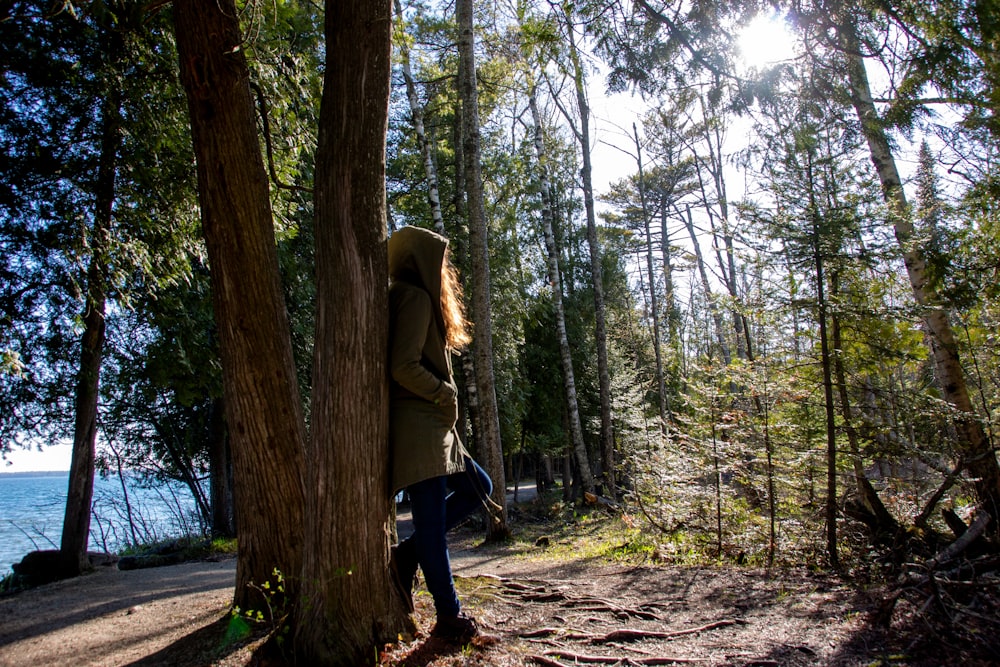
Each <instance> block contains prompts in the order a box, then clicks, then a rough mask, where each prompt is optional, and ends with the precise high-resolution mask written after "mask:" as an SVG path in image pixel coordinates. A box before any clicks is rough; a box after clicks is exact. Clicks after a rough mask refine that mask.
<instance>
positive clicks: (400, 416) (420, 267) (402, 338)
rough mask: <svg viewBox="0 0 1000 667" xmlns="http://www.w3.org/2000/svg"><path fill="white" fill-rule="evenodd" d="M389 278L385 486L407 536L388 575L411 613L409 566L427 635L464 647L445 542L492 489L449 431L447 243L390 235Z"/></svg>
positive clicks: (412, 234)
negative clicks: (406, 517) (403, 501)
mask: <svg viewBox="0 0 1000 667" xmlns="http://www.w3.org/2000/svg"><path fill="white" fill-rule="evenodd" d="M389 277H390V278H391V280H392V284H391V286H390V287H389V368H390V371H391V373H392V383H391V388H390V408H389V412H390V428H389V434H390V435H389V437H390V442H391V453H392V481H393V490H394V492H398V491H399V490H400V489H403V488H405V489H406V491H407V493H408V494H409V496H410V501H411V507H412V512H413V528H414V532H413V534H412V535H411V536H410V537H408V538H407V539H405V540H403V541H402V542H400V543H399V545H397V547H396V548H395V550H394V552H393V563H392V566H393V568H394V572H395V574H396V576H397V577H398V581H397V584H398V585H399V586H400V588H401V592H402V593H403V596H404V598H405V599H407V600H408V601H409V603H410V606H411V609H412V604H413V603H412V597H411V595H412V587H413V581H414V577H415V576H416V572H417V566H418V564H419V566H420V569H421V570H422V571H423V573H424V580H425V582H426V584H427V590H428V591H429V592H430V594H431V596H432V597H433V598H434V608H435V611H436V614H437V622H436V623H435V625H434V629H433V630H432V631H431V635H432V636H435V637H441V638H444V639H449V640H456V641H464V640H467V639H469V638H471V637H473V636H474V635H476V634H477V633H478V628H477V626H476V622H475V620H473V619H472V618H471V617H470V616H468V615H467V614H463V613H462V611H461V605H460V603H459V601H458V596H457V595H456V593H455V584H454V581H453V579H452V575H451V562H450V560H449V557H448V543H447V540H446V537H445V534H446V533H447V532H448V530H450V529H451V528H452V527H454V526H455V525H457V524H458V523H459V522H460V521H461V520H462V519H464V518H465V517H466V516H468V514H469V513H470V512H472V510H474V509H476V508H477V507H479V506H480V505H481V504H482V503H485V502H486V499H487V498H489V495H490V492H491V491H492V488H493V483H492V481H491V480H490V478H489V476H488V475H487V474H486V473H485V472H484V471H483V469H482V468H480V467H479V465H477V464H476V462H475V461H473V460H472V458H471V457H470V456H469V453H468V452H467V451H466V449H465V447H464V446H463V445H462V441H461V440H460V439H459V437H458V433H457V432H456V430H455V423H456V422H457V420H458V389H457V387H456V385H455V380H454V378H453V377H452V371H451V352H452V351H453V350H457V349H458V348H461V347H463V346H465V345H466V344H468V342H469V341H470V336H469V333H468V331H467V322H466V320H465V316H464V313H463V310H462V300H461V285H460V283H459V282H458V279H457V274H456V271H455V269H454V267H453V266H452V264H451V262H450V261H449V260H448V240H447V239H445V238H444V237H442V236H440V235H438V234H435V233H434V232H431V231H428V230H426V229H421V228H419V227H404V228H403V229H400V230H399V231H397V232H395V233H394V234H393V235H392V236H391V237H390V239H389ZM449 491H450V493H449Z"/></svg>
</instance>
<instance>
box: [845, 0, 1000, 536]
mask: <svg viewBox="0 0 1000 667" xmlns="http://www.w3.org/2000/svg"><path fill="white" fill-rule="evenodd" d="M841 11H842V12H843V15H842V16H841V20H840V27H839V30H840V33H841V35H840V36H841V39H842V40H843V47H844V48H843V57H844V58H845V59H846V62H847V77H848V83H849V85H850V93H851V102H852V104H853V106H854V110H855V112H856V113H857V115H858V120H859V121H860V122H861V131H862V133H863V134H864V137H865V140H866V141H867V143H868V149H869V151H870V153H871V159H872V164H874V166H875V171H876V173H877V174H878V177H879V181H880V182H881V185H882V194H883V197H884V198H885V202H886V204H887V205H888V208H889V215H890V216H891V219H892V224H893V231H894V233H895V236H896V241H897V242H898V243H899V246H900V248H901V249H902V252H903V263H904V265H905V266H906V274H907V276H908V277H909V280H910V286H911V287H912V289H913V297H914V299H915V300H916V302H917V304H918V305H919V306H920V307H921V310H922V312H923V321H924V330H925V332H926V335H927V338H928V340H929V342H930V348H931V356H932V358H933V360H934V369H935V372H936V375H937V380H938V384H939V385H940V387H941V391H942V393H943V395H944V398H945V400H946V401H947V402H948V403H949V404H951V405H952V406H953V407H954V408H955V416H954V419H955V428H956V431H957V433H958V441H959V442H958V445H959V448H960V451H961V456H962V458H963V463H964V465H965V467H966V469H967V470H968V471H969V475H970V477H971V478H972V479H973V484H974V486H975V489H976V495H977V498H978V500H979V503H980V504H981V505H982V509H983V510H984V511H985V512H987V513H989V515H990V516H991V517H993V522H992V524H991V526H990V529H989V530H990V531H991V532H992V533H993V534H994V535H1000V466H998V464H997V457H996V453H995V452H994V451H993V446H992V444H991V443H990V441H989V438H988V437H987V435H986V431H985V430H984V429H983V425H982V422H981V421H980V420H979V417H978V415H977V414H976V411H975V409H974V408H973V406H972V399H971V397H970V395H969V389H968V385H967V384H966V379H965V372H964V370H963V369H962V364H961V360H960V358H959V352H958V342H957V340H956V339H955V334H954V332H953V330H952V328H951V322H950V321H949V318H948V313H947V311H946V310H945V309H944V307H943V306H942V305H941V302H940V299H939V298H938V295H937V293H936V290H935V288H934V286H933V285H932V284H931V283H930V282H929V280H928V275H927V263H926V261H925V259H924V257H923V254H922V252H921V248H920V247H919V245H918V242H917V239H915V238H914V226H913V220H912V212H911V210H910V207H909V205H908V204H907V201H906V193H905V192H904V191H903V186H902V181H901V180H900V177H899V171H898V170H897V168H896V161H895V159H894V157H893V154H892V149H891V147H890V144H889V140H888V137H887V136H886V133H885V130H884V128H883V126H882V122H881V119H880V118H879V115H878V111H877V110H876V108H875V102H874V101H873V99H872V95H871V87H870V85H869V82H868V73H867V72H866V71H865V64H864V60H863V58H862V55H861V54H862V51H861V48H862V47H861V40H860V37H859V36H858V28H857V24H856V23H855V20H854V18H853V16H852V15H851V14H850V10H848V9H842V10H841Z"/></svg>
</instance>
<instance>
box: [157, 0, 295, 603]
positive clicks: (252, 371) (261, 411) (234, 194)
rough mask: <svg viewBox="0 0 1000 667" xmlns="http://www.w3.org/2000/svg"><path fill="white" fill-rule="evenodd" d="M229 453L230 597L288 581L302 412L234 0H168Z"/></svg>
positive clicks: (254, 599) (291, 581)
mask: <svg viewBox="0 0 1000 667" xmlns="http://www.w3.org/2000/svg"><path fill="white" fill-rule="evenodd" d="M174 26H175V33H176V38H177V50H178V56H179V59H180V73H181V82H182V84H183V85H184V90H185V92H186V94H187V99H188V108H189V112H190V116H191V132H192V139H193V141H194V151H195V157H196V162H197V172H198V197H199V203H200V205H201V215H202V226H203V231H204V235H205V245H206V247H207V250H208V257H209V262H210V266H211V279H212V299H213V304H214V310H215V319H216V323H217V325H218V329H219V343H220V350H221V356H222V371H223V387H224V394H225V405H226V423H227V424H228V426H229V433H230V436H231V447H232V455H233V473H234V497H235V501H236V517H237V522H238V540H239V545H238V549H239V556H238V560H237V567H236V591H235V596H234V602H235V604H237V605H239V606H241V607H245V608H254V607H255V606H257V607H259V606H260V604H261V600H260V599H259V596H258V595H257V594H256V592H255V591H254V590H253V589H251V588H250V584H251V583H254V584H257V585H260V584H263V583H264V582H265V581H268V580H269V579H270V578H271V577H272V571H273V570H274V569H275V568H278V569H279V570H280V571H281V572H282V574H283V575H284V576H285V581H286V587H287V588H288V589H289V590H288V591H287V593H288V594H290V595H293V596H294V593H295V586H296V584H297V575H298V574H299V571H300V567H301V563H302V525H303V519H302V517H303V500H302V493H303V489H302V477H301V475H302V466H303V447H304V442H305V423H304V419H303V414H302V405H301V401H300V399H299V389H298V383H297V381H296V372H295V363H294V360H293V358H292V345H291V337H290V330H289V323H288V316H287V313H286V310H285V303H284V296H283V294H282V290H281V285H280V277H279V276H280V273H279V270H278V256H277V250H276V247H275V240H274V229H273V221H272V215H271V204H270V197H269V192H268V181H267V174H266V172H265V170H264V163H263V159H262V156H261V151H260V143H259V138H258V136H257V131H256V127H257V126H256V118H255V115H254V105H253V98H252V97H251V91H250V86H249V71H248V69H247V64H246V60H245V57H244V55H243V50H242V48H241V45H242V44H243V39H242V36H241V34H240V29H239V12H238V11H237V9H236V6H235V4H234V3H233V2H232V0H219V1H218V2H208V3H205V2H198V1H197V0H177V2H175V3H174Z"/></svg>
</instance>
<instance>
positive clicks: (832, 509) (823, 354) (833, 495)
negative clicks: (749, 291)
mask: <svg viewBox="0 0 1000 667" xmlns="http://www.w3.org/2000/svg"><path fill="white" fill-rule="evenodd" d="M808 178H809V184H808V186H809V198H810V200H811V201H810V208H811V209H812V211H813V229H812V234H813V262H814V264H813V266H814V268H815V271H816V302H817V308H818V314H817V319H818V320H819V345H820V365H821V367H822V371H823V405H824V408H825V412H826V551H827V555H828V556H829V558H830V566H831V567H833V568H834V569H836V568H839V567H840V557H839V555H838V552H837V427H836V408H835V406H834V404H833V375H832V370H831V366H832V363H831V361H830V341H829V338H828V333H827V324H826V321H827V316H826V309H827V303H826V289H825V281H826V277H825V275H824V271H823V252H822V249H821V246H820V236H819V225H820V223H819V220H818V219H817V218H818V217H819V213H818V209H817V208H816V201H815V193H814V192H813V181H812V173H811V166H810V173H809V176H808Z"/></svg>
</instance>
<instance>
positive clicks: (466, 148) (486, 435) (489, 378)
mask: <svg viewBox="0 0 1000 667" xmlns="http://www.w3.org/2000/svg"><path fill="white" fill-rule="evenodd" d="M472 9H473V3H472V0H457V2H456V3H455V13H456V18H457V20H458V31H459V37H458V57H459V61H460V63H461V64H460V68H459V71H460V72H461V75H460V76H459V82H458V93H459V99H461V101H462V143H463V153H464V165H463V167H464V170H465V191H466V197H467V200H468V211H467V213H468V220H469V253H470V258H469V259H470V262H469V263H470V264H471V266H472V319H473V322H474V323H475V334H474V337H473V343H472V344H473V354H474V356H475V367H476V388H477V390H478V391H477V394H478V395H477V399H478V419H477V426H478V427H479V432H478V433H477V434H476V435H477V437H478V443H479V450H478V452H479V455H480V456H481V457H482V458H483V463H484V466H483V467H484V468H485V469H486V472H487V473H489V475H490V477H491V478H492V479H493V501H494V502H495V503H496V505H497V508H494V512H493V518H492V520H491V521H489V522H488V524H489V526H488V528H487V539H490V540H500V539H506V538H507V536H508V535H510V528H509V526H508V525H507V491H506V486H507V483H506V480H505V478H504V470H503V449H502V447H501V443H500V414H499V411H498V408H497V395H496V386H495V383H494V378H493V322H492V319H493V315H492V311H491V307H490V255H489V244H488V242H487V228H486V204H485V202H484V200H483V174H482V159H481V148H480V134H479V98H478V88H477V86H476V58H475V33H474V30H473V15H472Z"/></svg>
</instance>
